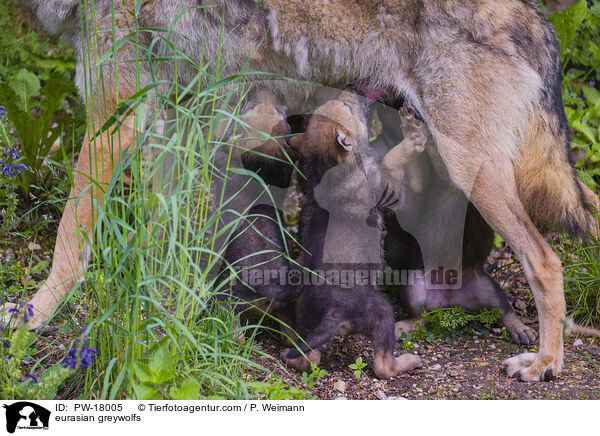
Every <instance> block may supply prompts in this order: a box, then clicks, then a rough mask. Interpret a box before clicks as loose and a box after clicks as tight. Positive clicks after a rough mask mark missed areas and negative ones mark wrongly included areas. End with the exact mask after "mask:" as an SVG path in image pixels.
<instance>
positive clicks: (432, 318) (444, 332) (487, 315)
mask: <svg viewBox="0 0 600 436" xmlns="http://www.w3.org/2000/svg"><path fill="white" fill-rule="evenodd" d="M501 315H502V311H501V310H500V309H498V308H492V309H483V310H481V311H480V312H478V313H473V312H469V311H468V310H466V309H465V308H464V307H461V306H454V307H434V308H433V309H431V310H430V311H428V312H424V313H423V314H422V316H421V319H420V320H419V321H417V323H416V326H415V328H414V329H413V330H412V332H411V334H410V336H407V337H406V341H407V342H408V341H412V342H416V341H423V340H425V341H427V342H428V343H434V342H435V341H436V340H438V339H439V338H443V337H456V336H460V335H462V334H464V333H465V332H467V331H469V330H471V329H475V330H477V331H480V332H481V333H482V334H487V333H489V330H490V328H491V326H492V325H493V324H494V323H496V322H497V321H498V319H499V318H500V316H501Z"/></svg>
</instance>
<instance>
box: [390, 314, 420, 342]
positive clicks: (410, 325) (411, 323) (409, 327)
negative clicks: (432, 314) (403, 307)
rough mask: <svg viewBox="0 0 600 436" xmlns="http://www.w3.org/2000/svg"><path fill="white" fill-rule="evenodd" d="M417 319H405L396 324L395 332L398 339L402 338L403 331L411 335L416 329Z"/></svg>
mask: <svg viewBox="0 0 600 436" xmlns="http://www.w3.org/2000/svg"><path fill="white" fill-rule="evenodd" d="M415 325H416V321H415V320H414V319H404V320H402V321H398V322H397V323H396V324H394V333H395V334H396V340H398V339H400V337H401V336H402V333H406V334H407V335H409V334H410V333H411V332H412V331H413V330H414V329H415Z"/></svg>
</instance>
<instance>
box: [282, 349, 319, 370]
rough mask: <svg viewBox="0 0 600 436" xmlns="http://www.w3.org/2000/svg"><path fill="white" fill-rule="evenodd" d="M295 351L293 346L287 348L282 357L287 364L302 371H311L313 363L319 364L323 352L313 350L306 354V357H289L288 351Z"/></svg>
mask: <svg viewBox="0 0 600 436" xmlns="http://www.w3.org/2000/svg"><path fill="white" fill-rule="evenodd" d="M291 351H294V349H293V348H286V349H285V350H283V351H282V352H281V354H280V357H281V359H282V360H283V361H284V362H285V364H286V365H287V366H290V367H292V368H294V369H296V370H298V371H300V372H311V363H314V364H315V365H319V363H320V362H321V353H320V352H319V351H316V350H311V351H309V352H308V353H307V354H306V357H304V356H302V355H300V356H298V357H294V358H289V357H287V356H288V353H290V352H291Z"/></svg>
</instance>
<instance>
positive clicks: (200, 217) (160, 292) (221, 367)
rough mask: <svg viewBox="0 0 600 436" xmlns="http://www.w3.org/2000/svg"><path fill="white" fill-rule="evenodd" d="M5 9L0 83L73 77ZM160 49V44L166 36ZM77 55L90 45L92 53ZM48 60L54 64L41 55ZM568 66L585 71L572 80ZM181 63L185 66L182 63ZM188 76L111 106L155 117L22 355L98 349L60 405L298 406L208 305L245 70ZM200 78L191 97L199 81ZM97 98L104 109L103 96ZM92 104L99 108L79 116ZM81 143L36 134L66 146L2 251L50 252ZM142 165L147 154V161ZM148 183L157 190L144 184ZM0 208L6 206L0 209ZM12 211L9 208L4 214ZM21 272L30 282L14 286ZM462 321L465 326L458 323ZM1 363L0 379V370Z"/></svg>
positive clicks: (581, 46) (591, 276)
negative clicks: (224, 150)
mask: <svg viewBox="0 0 600 436" xmlns="http://www.w3.org/2000/svg"><path fill="white" fill-rule="evenodd" d="M14 4H15V2H14V1H12V0H11V1H10V2H8V3H7V2H2V4H1V5H0V82H7V83H8V82H9V81H10V80H13V79H14V78H15V77H16V76H17V75H18V74H19V72H20V71H21V69H23V68H26V69H28V71H29V72H30V73H31V74H33V75H35V77H36V78H37V80H39V81H40V84H44V83H46V82H47V81H48V80H49V79H50V78H52V77H56V74H59V75H60V77H68V78H70V76H71V75H72V74H73V69H74V61H73V50H72V49H70V48H67V47H66V46H64V45H61V44H56V42H54V41H52V40H50V39H48V38H47V37H46V36H44V35H43V34H38V33H34V32H31V31H30V30H31V28H30V25H29V24H27V23H26V20H24V19H22V18H24V17H26V16H25V15H23V14H20V13H16V12H15V11H17V9H15V8H14ZM580 7H582V6H580ZM599 11H600V9H598V2H597V1H594V2H593V6H592V8H590V12H589V15H587V16H586V17H587V18H584V19H583V20H582V21H581V22H580V25H581V26H582V27H581V30H579V33H575V35H576V38H579V37H581V35H583V36H585V35H588V34H589V35H595V33H594V32H591V31H590V29H592V30H593V29H595V27H593V25H592V24H593V23H594V22H595V21H593V20H597V19H598V17H600V15H599V14H598V12H599ZM14 17H17V18H16V19H15V18H14ZM89 18H90V19H93V17H89ZM24 23H25V24H24ZM581 23H583V24H581ZM590 23H591V24H590ZM576 27H577V26H576ZM162 37H163V41H164V42H165V44H167V45H168V44H169V39H170V35H169V32H168V31H167V30H165V31H164V32H163V34H162ZM594 38H597V37H596V36H594ZM134 40H135V38H134ZM590 41H591V43H594V41H593V40H592V36H590V37H589V41H588V40H587V39H586V40H585V41H583V40H582V39H581V38H580V39H576V42H575V44H574V45H572V46H570V45H569V44H567V45H564V44H563V46H564V47H563V48H564V53H563V54H565V55H567V56H570V57H569V58H568V59H567V60H566V62H565V71H566V72H567V79H566V82H565V94H566V95H567V99H566V103H567V105H568V106H570V108H571V110H570V111H568V114H569V120H570V121H571V124H572V125H573V126H574V130H575V133H576V136H575V139H576V144H577V145H576V147H577V149H580V150H582V151H583V152H584V154H583V155H582V157H581V158H580V159H579V162H578V166H579V167H581V168H582V169H583V170H584V171H585V174H586V175H587V179H586V183H588V184H590V186H593V184H594V177H597V174H598V173H597V167H598V157H597V156H598V153H597V151H598V150H597V148H598V143H600V138H599V137H598V125H597V118H598V117H597V116H596V115H597V113H598V112H597V111H598V106H597V104H598V101H597V97H598V95H597V93H595V92H594V91H590V89H589V88H590V87H591V85H590V84H589V81H588V79H590V78H592V77H593V76H594V74H595V75H597V74H598V73H599V72H598V70H597V68H596V69H595V70H594V65H592V64H588V63H587V62H583V61H581V60H580V59H591V60H593V61H594V62H597V60H598V59H600V57H598V58H596V57H595V55H594V57H587V58H586V57H585V56H583V57H582V56H581V55H582V54H585V53H588V52H589V53H596V52H595V51H594V48H593V46H590V44H588V42H590ZM571 42H572V41H571ZM84 43H86V45H87V44H91V45H93V43H94V41H84ZM567 46H568V47H570V48H567ZM590 47H591V48H590ZM48 52H52V53H53V54H52V55H51V56H48V55H47V53H48ZM598 53H600V52H598ZM101 55H103V54H101V53H100V54H98V56H101ZM145 56H146V53H144V52H143V50H141V48H140V53H139V58H138V63H139V62H145V61H146V58H145ZM573 60H580V62H581V63H583V64H584V65H582V68H576V67H577V65H573ZM171 61H173V59H172V58H171V59H169V58H168V57H165V58H163V59H162V60H159V59H156V60H154V61H153V62H156V63H159V62H171ZM178 62H187V61H186V60H185V59H183V58H179V59H178ZM195 68H196V73H197V74H196V78H195V79H194V81H193V82H192V84H191V85H190V84H174V85H173V87H172V88H171V89H170V90H169V91H168V92H166V93H165V94H164V95H160V94H159V95H153V97H154V98H152V99H150V98H149V97H150V94H152V93H153V92H154V91H155V90H156V89H154V88H148V87H147V86H148V85H149V84H148V83H143V80H142V78H141V77H138V80H137V82H138V89H139V90H140V92H139V93H138V94H136V96H135V98H134V99H131V100H129V101H125V102H121V108H122V109H127V108H132V109H134V110H136V111H137V113H138V114H139V115H140V117H139V118H141V114H142V109H143V107H144V105H152V106H153V109H154V110H153V112H152V113H153V114H154V115H153V116H154V118H153V119H149V120H148V123H146V124H143V123H142V122H141V119H139V121H140V122H139V133H138V138H137V141H136V143H135V146H134V148H133V152H132V153H131V155H130V156H123V157H122V160H121V163H120V166H119V168H118V169H117V171H116V172H115V175H114V176H113V178H112V180H111V183H110V185H109V186H108V187H107V190H106V195H107V197H106V201H105V202H104V203H103V204H102V205H97V207H98V209H99V215H98V218H97V222H96V226H95V229H94V231H93V234H92V239H91V241H88V242H90V244H89V245H90V247H91V255H92V256H91V263H90V264H89V265H88V266H87V268H86V272H85V282H84V283H83V284H80V285H78V286H77V287H76V289H75V290H74V291H73V292H71V293H70V294H69V297H68V298H67V299H66V300H65V302H64V303H63V304H62V305H61V306H62V310H61V311H60V312H59V314H58V315H57V316H56V317H55V318H54V320H53V321H52V323H51V325H52V326H55V327H57V328H58V331H57V332H55V334H54V335H41V336H38V335H33V336H32V337H31V338H30V339H29V343H28V345H27V349H26V350H24V353H23V355H24V356H26V359H24V360H26V361H28V362H29V363H28V364H27V365H28V368H27V369H28V371H30V372H34V373H43V372H44V370H45V369H47V368H50V367H52V366H53V365H54V364H56V363H57V362H59V361H60V360H62V359H63V358H64V356H65V355H66V350H67V349H68V347H69V346H70V345H71V344H72V341H74V339H75V338H77V337H79V335H80V334H81V330H82V327H83V325H84V324H86V325H87V331H88V334H89V336H90V339H89V341H90V345H91V346H93V347H95V348H96V349H97V350H98V355H97V358H96V360H95V362H94V364H93V365H92V366H91V367H90V368H89V369H87V370H86V371H78V372H76V373H75V374H74V375H72V376H71V377H70V378H69V379H68V380H67V382H66V383H65V384H63V385H62V386H61V388H60V389H59V392H60V395H62V396H64V397H67V398H97V399H111V398H250V397H253V396H261V397H267V398H292V397H293V398H300V397H302V396H303V395H305V393H304V392H300V391H296V390H293V389H291V388H289V389H288V388H287V387H286V386H284V385H283V382H282V381H281V380H280V379H277V380H276V381H275V382H274V383H263V384H257V383H256V380H257V379H259V380H262V379H263V378H264V377H265V374H266V372H265V370H264V368H261V367H260V366H258V365H256V364H255V363H253V359H252V357H253V356H255V355H257V354H259V353H260V351H259V350H258V348H257V347H256V345H255V344H254V341H253V338H254V335H255V334H256V332H257V330H256V328H255V326H247V327H246V328H245V333H246V341H245V342H244V343H243V344H240V343H238V342H237V341H236V340H234V335H235V334H236V333H238V331H234V330H233V329H232V323H233V314H232V312H231V310H230V309H228V308H227V307H222V306H220V305H219V304H217V303H215V299H214V297H215V294H216V293H217V292H218V291H219V290H222V289H223V288H224V287H226V286H227V284H226V283H225V284H222V283H218V282H217V281H216V276H217V272H218V270H219V268H220V264H221V261H220V256H221V255H222V253H221V252H219V251H218V250H216V249H215V246H216V240H217V238H218V237H219V236H222V235H226V234H227V233H228V232H231V231H232V230H233V227H235V225H236V224H237V220H236V221H234V222H232V223H230V226H229V227H228V228H222V227H219V225H218V218H219V216H220V214H222V213H223V212H224V211H225V210H226V209H227V208H228V207H229V206H228V205H227V204H226V203H224V202H222V201H219V200H221V195H222V193H221V192H215V191H214V186H216V185H218V184H216V183H215V181H216V180H217V179H218V178H222V177H224V175H223V174H222V172H221V171H220V170H219V169H217V168H216V167H215V163H214V158H215V150H216V149H217V148H218V147H220V146H222V144H221V143H220V140H221V138H219V137H217V136H216V134H215V132H216V130H217V129H216V126H217V125H218V123H219V122H220V121H221V120H222V119H223V118H224V117H225V118H227V117H229V118H230V119H231V120H232V121H235V120H236V119H237V113H238V112H239V107H237V106H235V105H232V104H230V102H232V101H234V100H235V99H233V92H234V91H237V92H239V93H240V94H243V93H244V91H245V89H246V83H245V82H246V78H247V75H248V74H249V72H246V73H244V72H242V74H240V75H236V76H232V77H220V76H219V73H218V70H219V65H218V62H217V63H216V64H215V63H212V64H210V65H209V64H208V63H206V64H203V63H200V64H198V65H196V66H195ZM592 70H593V71H592ZM91 73H92V72H90V74H91ZM86 76H87V75H86ZM200 77H202V78H203V82H202V84H201V85H200V81H197V79H198V78H200ZM152 79H153V80H159V79H160V78H158V77H153V78H152ZM586 81H587V82H586ZM34 82H35V81H34ZM188 85H190V86H188ZM595 86H596V88H597V84H596V85H595ZM173 96H175V97H173ZM99 97H100V100H102V98H103V96H102V95H101V96H99ZM60 98H61V100H63V101H61V102H62V103H63V104H65V107H64V108H62V110H63V111H65V113H66V115H68V116H70V117H71V118H73V119H82V118H83V119H85V115H84V114H83V108H82V107H79V108H73V107H71V106H72V103H70V104H69V103H68V101H69V99H71V100H74V99H73V96H72V95H67V96H64V95H62V96H61V97H60ZM65 99H66V100H65ZM36 103H39V97H36V98H34V99H33V100H32V104H36ZM98 103H101V101H100V102H89V105H94V104H98ZM1 104H3V102H2V101H0V105H1ZM89 105H88V107H87V108H86V109H87V110H88V112H89V110H90V106H89ZM77 110H79V112H77ZM59 112H60V111H59ZM167 112H168V114H169V115H168V116H167V117H166V118H167V119H168V120H170V122H169V123H167V124H166V126H165V128H164V130H161V129H159V125H160V123H159V119H158V115H164V114H166V113H167ZM149 113H150V112H149ZM62 114H63V115H64V113H62ZM29 115H30V114H29ZM57 115H60V113H58V114H57ZM121 115H122V113H121ZM594 117H595V118H594ZM31 122H33V123H35V121H31ZM119 122H120V120H119V117H118V116H117V117H114V118H113V119H111V122H110V123H108V125H107V126H105V127H107V128H109V129H114V128H115V127H117V125H118V123H119ZM74 124H76V123H74ZM99 127H100V126H94V129H95V130H97V129H98V128H99ZM48 129H50V127H49V124H48ZM22 130H23V129H22ZM81 132H82V129H81V126H79V127H78V128H76V127H73V128H71V129H70V130H69V132H68V133H67V135H65V132H64V131H63V130H60V131H57V132H50V131H48V132H41V133H42V134H41V137H42V138H47V135H46V133H54V134H59V135H62V136H63V137H62V139H63V147H62V148H61V151H60V152H59V153H58V155H57V156H55V157H54V158H52V156H51V159H50V161H49V164H47V163H45V157H46V156H39V157H38V156H37V155H36V156H35V158H32V159H34V161H35V162H36V165H38V164H39V166H38V168H39V173H38V174H36V175H35V179H31V180H33V182H32V181H31V180H30V181H29V182H27V183H24V185H26V186H27V187H28V188H30V187H31V191H30V195H29V196H27V197H26V196H24V195H23V194H22V193H21V196H20V197H19V207H20V209H18V210H17V212H18V214H19V215H20V217H19V218H20V219H21V220H22V224H21V226H20V227H19V228H17V229H15V228H11V229H10V230H7V228H6V227H3V235H2V236H3V237H4V236H9V237H10V238H11V239H10V240H11V241H13V240H16V241H19V242H20V243H23V245H25V246H26V241H31V240H32V239H35V238H36V237H38V236H39V235H41V236H40V238H39V239H41V241H40V242H41V243H42V245H43V248H44V250H47V249H51V242H49V241H47V240H45V239H48V235H49V234H52V235H55V234H56V220H55V219H53V218H52V217H51V216H52V215H53V216H54V217H55V218H56V217H58V216H59V215H60V212H61V211H62V208H63V207H64V202H65V200H66V196H67V193H68V187H69V184H70V181H71V180H72V177H73V168H72V166H71V164H72V161H73V153H74V151H75V150H74V149H73V144H79V143H80V140H81ZM16 140H17V139H16V138H15V141H16ZM32 143H33V142H32ZM142 144H143V145H144V148H142ZM5 145H6V144H5ZM29 148H34V146H33V145H29ZM148 154H152V155H153V159H152V160H151V163H149V162H150V161H149V160H148V159H147V156H148ZM169 162H171V164H169ZM125 169H127V170H129V171H130V172H131V176H130V178H131V183H130V184H125V182H124V179H123V178H122V177H121V175H122V173H123V171H124V170H125ZM150 181H153V182H154V183H155V184H157V185H158V186H156V185H155V186H151V183H150ZM42 182H43V183H42ZM32 183H33V184H34V185H35V186H31V185H32ZM0 189H2V187H0ZM5 192H6V193H8V190H5V191H4V192H0V203H2V202H3V201H4V202H5V203H7V204H8V206H6V207H13V206H15V205H14V204H12V203H11V201H13V200H11V199H10V197H9V195H8V194H7V195H3V194H4V193H5ZM11 205H12V206H11ZM0 207H5V206H2V204H0ZM15 207H16V206H15ZM15 207H13V209H11V210H13V212H14V211H15V210H16V209H15ZM49 216H50V218H48V217H49ZM15 217H16V215H15ZM38 223H41V224H38ZM0 224H2V225H3V226H4V225H5V224H6V223H0ZM7 239H9V238H7ZM10 243H12V242H10ZM10 243H9V244H10ZM7 246H8V244H7ZM598 247H599V245H598V244H597V243H595V244H594V245H589V246H587V245H586V246H584V245H581V246H578V248H577V250H576V252H575V255H576V256H575V259H576V260H574V261H573V262H569V263H568V264H566V265H565V267H566V273H565V274H566V288H567V302H568V304H569V310H570V313H571V314H572V316H574V317H575V318H576V320H578V321H579V322H583V323H586V324H591V325H596V326H598V325H600V314H599V313H598V307H599V300H600V267H599V266H598V254H599V253H598ZM25 269H27V272H25V273H24V274H23V271H24V270H25ZM47 274H48V264H47V261H45V260H44V259H43V258H35V257H34V256H33V255H31V256H30V257H28V258H26V259H23V258H20V259H19V260H15V261H10V262H5V263H3V264H0V287H1V288H2V299H3V300H4V299H5V298H6V296H8V295H10V296H11V298H12V297H13V296H14V295H18V294H22V295H23V296H26V295H29V296H30V295H31V294H32V292H33V290H34V288H35V287H37V286H39V283H38V282H39V281H41V280H43V278H44V277H46V276H47ZM22 277H24V278H25V280H24V281H23V280H22ZM443 313H444V314H448V313H450V312H443ZM459 315H460V317H459V318H460V319H463V318H464V314H462V313H460V314H459ZM440 316H441V315H440ZM441 319H442V318H440V320H441ZM443 319H444V320H446V321H447V322H448V323H450V324H448V325H446V324H443V325H442V323H441V322H440V326H443V327H444V328H449V329H450V330H456V329H458V327H462V324H460V325H458V324H456V322H458V321H457V320H460V319H458V318H457V317H456V316H453V317H450V318H448V317H446V318H443ZM452 323H454V324H452ZM455 324H456V325H455ZM4 337H5V338H7V337H8V336H7V334H6V335H5V336H4ZM3 362H4V360H2V362H0V372H2V371H3V369H4V367H3V365H4V363H3ZM8 382H10V381H7V383H8ZM14 382H15V383H16V381H14ZM492 394H493V391H492V392H491V393H488V392H485V391H483V392H482V393H481V396H482V398H484V397H488V396H492Z"/></svg>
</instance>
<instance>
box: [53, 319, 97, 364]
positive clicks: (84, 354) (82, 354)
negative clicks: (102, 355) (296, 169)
mask: <svg viewBox="0 0 600 436" xmlns="http://www.w3.org/2000/svg"><path fill="white" fill-rule="evenodd" d="M80 340H82V341H83V342H85V341H87V340H88V337H87V336H86V335H85V326H84V327H83V332H82V334H81V338H79V339H77V340H76V343H79V341H80ZM97 353H98V350H96V349H95V348H93V347H88V346H86V345H82V346H81V350H80V351H79V356H78V355H77V346H73V347H71V348H70V349H69V353H68V354H67V357H65V358H64V359H63V361H62V364H63V366H64V367H65V368H71V369H76V368H77V362H79V363H80V365H81V368H83V369H85V368H87V367H88V366H90V365H91V364H92V363H93V362H94V358H95V357H96V354H97Z"/></svg>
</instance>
